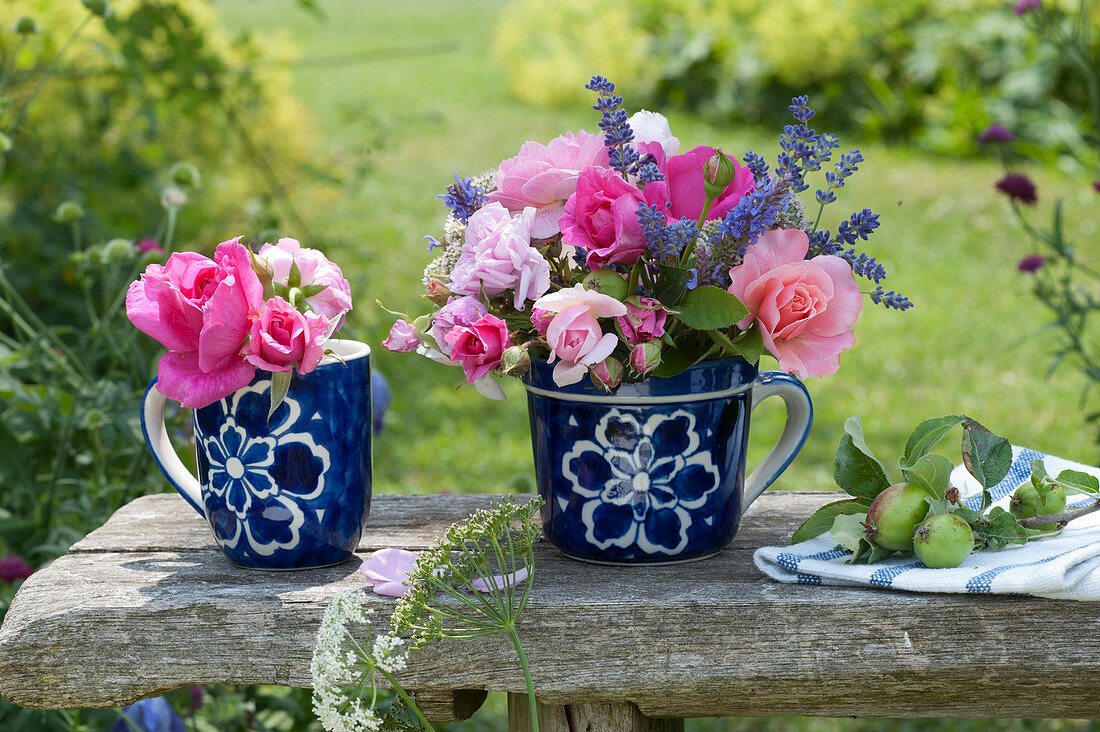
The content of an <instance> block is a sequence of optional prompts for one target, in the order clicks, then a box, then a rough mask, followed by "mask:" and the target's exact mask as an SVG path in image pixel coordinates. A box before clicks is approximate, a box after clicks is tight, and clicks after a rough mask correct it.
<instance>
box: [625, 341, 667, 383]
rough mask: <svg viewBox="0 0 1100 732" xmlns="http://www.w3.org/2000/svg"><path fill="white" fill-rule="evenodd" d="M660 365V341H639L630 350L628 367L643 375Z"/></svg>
mask: <svg viewBox="0 0 1100 732" xmlns="http://www.w3.org/2000/svg"><path fill="white" fill-rule="evenodd" d="M660 365H661V342H660V341H647V342H645V343H639V344H638V345H636V346H634V348H633V349H632V350H631V351H630V368H632V369H634V370H635V371H636V372H638V374H639V375H641V376H645V375H646V374H648V373H649V372H651V371H653V370H654V369H655V368H657V367H658V366H660Z"/></svg>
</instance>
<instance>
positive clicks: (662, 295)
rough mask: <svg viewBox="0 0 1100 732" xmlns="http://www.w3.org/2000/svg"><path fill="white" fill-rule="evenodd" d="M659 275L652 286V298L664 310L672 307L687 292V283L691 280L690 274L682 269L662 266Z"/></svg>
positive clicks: (666, 265)
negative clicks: (663, 307)
mask: <svg viewBox="0 0 1100 732" xmlns="http://www.w3.org/2000/svg"><path fill="white" fill-rule="evenodd" d="M660 269H661V273H660V274H659V275H657V282H656V283H655V284H654V285H653V296H654V297H655V298H657V300H658V301H659V302H660V303H661V304H662V305H664V306H665V307H666V308H671V307H674V306H675V305H676V304H677V303H678V302H680V299H681V298H683V296H684V293H685V292H687V283H688V281H689V280H690V279H691V273H690V272H688V271H687V270H686V269H683V268H682V267H673V266H672V265H668V264H662V265H661V266H660Z"/></svg>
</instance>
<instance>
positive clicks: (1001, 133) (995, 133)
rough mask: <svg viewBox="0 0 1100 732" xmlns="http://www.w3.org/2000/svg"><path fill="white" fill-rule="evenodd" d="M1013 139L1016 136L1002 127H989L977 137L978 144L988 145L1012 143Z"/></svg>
mask: <svg viewBox="0 0 1100 732" xmlns="http://www.w3.org/2000/svg"><path fill="white" fill-rule="evenodd" d="M1015 139H1016V136H1015V135H1013V134H1012V132H1011V131H1010V130H1009V129H1008V128H1007V127H1005V126H1004V125H990V126H989V127H986V128H985V129H984V130H982V132H981V134H980V135H978V144H979V145H989V144H990V143H1001V142H1012V141H1013V140H1015Z"/></svg>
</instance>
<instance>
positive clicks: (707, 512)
mask: <svg viewBox="0 0 1100 732" xmlns="http://www.w3.org/2000/svg"><path fill="white" fill-rule="evenodd" d="M552 373H553V366H551V365H548V364H545V363H535V364H533V365H532V370H531V372H530V373H529V374H528V375H527V377H526V378H525V386H526V388H527V403H528V408H529V413H530V420H531V439H532V445H533V448H534V457H535V476H536V482H537V484H538V491H539V494H540V495H541V496H542V498H543V500H544V501H545V505H544V506H543V509H542V511H543V513H542V519H543V532H544V533H545V535H546V538H547V539H549V541H550V542H551V543H553V544H554V545H555V546H556V547H557V548H558V549H560V550H561V551H562V552H564V553H565V554H567V555H569V556H571V557H574V558H576V559H583V560H587V561H592V562H603V563H610V564H660V563H669V562H680V561H688V560H693V559H700V558H703V557H707V556H710V555H712V554H716V553H717V552H719V551H721V550H722V549H723V548H725V547H726V546H727V545H728V544H729V543H730V541H732V539H733V537H734V535H735V534H736V533H737V527H738V524H739V522H740V520H741V516H742V514H743V513H744V512H745V509H747V508H748V506H749V504H750V503H752V502H753V501H754V500H756V498H757V497H758V496H759V495H760V494H761V493H763V492H764V490H765V489H766V488H767V487H768V486H769V485H771V484H772V482H773V481H775V479H776V478H777V477H778V476H779V474H780V473H782V472H783V471H784V470H785V469H786V468H787V466H788V465H790V463H791V461H792V460H793V459H794V457H795V455H797V454H798V451H799V450H800V449H801V448H802V445H803V443H805V441H806V437H807V435H808V434H809V431H810V425H811V423H812V422H813V406H812V404H811V403H810V397H809V394H808V393H807V392H806V388H805V387H804V386H803V385H802V382H800V381H799V380H798V379H796V378H795V377H793V376H790V375H789V374H786V373H783V372H781V371H765V372H763V373H758V371H757V367H756V366H754V365H753V364H750V363H748V362H747V361H745V360H744V359H741V358H733V359H724V360H721V361H708V362H704V363H701V364H697V365H695V366H692V367H691V368H689V369H687V370H686V371H684V372H683V373H681V374H679V375H677V376H674V377H670V378H656V377H651V378H649V379H646V380H645V381H642V382H639V383H636V384H623V385H622V386H621V387H620V388H619V389H618V391H616V392H615V393H614V394H606V393H604V392H603V391H602V390H600V389H597V388H595V387H594V386H593V385H592V383H591V382H590V380H589V379H588V377H587V376H586V377H585V378H584V379H583V380H582V381H581V382H579V383H577V384H575V385H572V386H567V387H558V386H556V385H555V384H554V382H553V378H552ZM770 396H778V397H780V398H782V399H783V401H784V402H785V404H786V407H787V420H786V423H785V425H784V427H783V431H782V434H781V435H780V437H779V440H778V442H777V443H776V445H775V447H773V448H772V450H771V452H770V453H769V454H768V456H767V457H766V458H765V459H764V461H763V462H762V463H761V464H760V465H759V466H758V467H757V468H756V469H755V470H754V471H753V472H752V473H751V474H750V475H749V477H748V479H747V480H746V478H745V452H746V447H747V442H748V435H749V414H750V412H751V411H752V409H753V408H755V407H756V406H757V405H758V404H759V403H760V402H761V401H763V400H764V399H766V398H768V397H770Z"/></svg>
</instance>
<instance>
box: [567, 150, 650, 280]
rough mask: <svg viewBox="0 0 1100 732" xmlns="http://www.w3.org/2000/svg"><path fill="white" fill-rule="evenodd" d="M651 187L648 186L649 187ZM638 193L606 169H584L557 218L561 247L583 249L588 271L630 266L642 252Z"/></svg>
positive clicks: (643, 244)
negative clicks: (607, 267) (563, 245)
mask: <svg viewBox="0 0 1100 732" xmlns="http://www.w3.org/2000/svg"><path fill="white" fill-rule="evenodd" d="M650 185H652V184H650ZM644 202H645V199H644V198H643V196H642V192H641V191H639V190H638V189H637V187H635V186H633V185H631V184H630V183H627V182H626V181H625V180H623V179H622V177H620V176H619V174H618V173H616V172H615V171H614V170H611V169H610V168H596V167H593V168H585V169H584V170H583V171H582V172H581V175H580V177H579V178H578V179H577V192H576V193H574V194H573V195H572V196H570V197H569V200H568V201H566V203H565V213H563V214H562V217H561V221H560V224H561V233H562V237H561V240H562V242H563V243H564V244H568V245H570V246H575V247H581V248H583V249H585V250H587V252H588V254H587V255H586V257H585V262H586V263H587V264H588V268H589V269H593V270H594V269H602V268H603V267H605V266H607V265H608V264H625V265H630V264H634V262H636V261H637V260H638V257H640V256H641V255H642V254H643V253H645V250H646V243H645V236H644V235H643V234H642V229H641V227H640V226H639V225H638V206H640V205H641V204H642V203H644Z"/></svg>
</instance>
